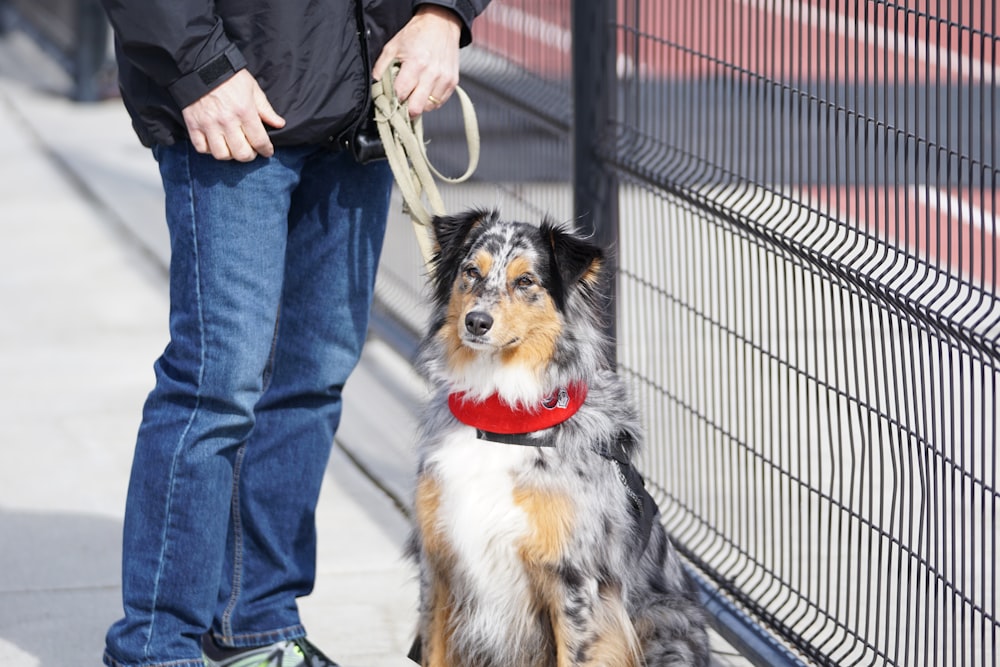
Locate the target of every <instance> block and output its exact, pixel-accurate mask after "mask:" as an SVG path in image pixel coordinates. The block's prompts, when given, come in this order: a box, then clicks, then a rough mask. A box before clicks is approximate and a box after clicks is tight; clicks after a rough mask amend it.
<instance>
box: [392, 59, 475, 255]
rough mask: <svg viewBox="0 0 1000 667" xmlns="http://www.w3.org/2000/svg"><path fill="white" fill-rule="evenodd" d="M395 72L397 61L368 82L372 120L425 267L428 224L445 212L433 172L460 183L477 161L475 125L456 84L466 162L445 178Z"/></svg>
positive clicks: (431, 251) (472, 112) (428, 251)
mask: <svg viewBox="0 0 1000 667" xmlns="http://www.w3.org/2000/svg"><path fill="white" fill-rule="evenodd" d="M398 72H399V62H398V61H397V62H393V63H392V65H390V66H389V67H388V69H387V70H386V72H385V74H384V75H383V76H382V80H381V81H376V82H375V83H374V84H373V86H372V99H373V102H374V107H375V125H376V127H377V128H378V134H379V138H380V139H381V140H382V145H383V146H384V148H385V155H386V158H387V159H388V160H389V166H390V168H391V169H392V173H393V176H395V178H396V185H397V186H398V187H399V191H400V194H402V196H403V210H404V211H405V212H406V213H408V214H409V215H410V218H411V219H412V221H413V231H414V232H415V233H416V236H417V245H418V246H419V247H420V254H421V256H422V257H423V260H424V264H425V265H427V268H428V270H430V260H431V257H432V256H433V254H434V248H433V243H432V241H431V233H430V225H431V219H432V218H433V217H434V216H435V215H445V208H444V201H443V200H442V199H441V193H440V192H439V191H438V188H437V183H436V182H435V180H434V178H435V177H437V178H439V179H441V180H442V181H444V182H446V183H461V182H462V181H465V180H467V179H468V178H469V177H470V176H472V174H473V172H475V171H476V166H477V165H478V164H479V125H478V123H477V121H476V111H475V109H474V108H473V106H472V100H470V99H469V96H468V95H467V94H466V93H465V91H464V90H462V89H461V88H459V87H456V88H455V94H456V95H457V96H458V99H459V102H460V103H461V106H462V118H463V121H464V124H465V139H466V141H467V142H468V145H469V166H468V168H467V169H466V170H465V173H464V174H462V175H461V176H459V177H457V178H449V177H447V176H445V175H444V174H442V173H441V172H440V171H438V170H437V169H435V168H434V165H432V164H431V163H430V160H428V158H427V148H426V145H425V144H424V125H423V119H422V118H421V117H419V116H418V117H417V118H416V119H413V120H411V119H410V114H409V112H408V110H407V105H406V102H400V100H399V98H398V97H397V96H396V90H395V87H394V83H395V80H396V74H397V73H398ZM425 197H426V203H425Z"/></svg>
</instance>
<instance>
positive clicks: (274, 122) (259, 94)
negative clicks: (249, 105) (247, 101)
mask: <svg viewBox="0 0 1000 667" xmlns="http://www.w3.org/2000/svg"><path fill="white" fill-rule="evenodd" d="M254 98H255V102H256V104H257V114H258V115H259V116H260V119H261V121H262V122H263V123H264V124H265V125H270V126H271V127H284V126H285V119H284V118H282V117H281V116H279V115H278V112H277V111H275V110H274V107H272V106H271V102H270V101H268V99H267V95H265V94H264V91H263V90H261V89H260V86H258V87H257V90H256V91H255V95H254Z"/></svg>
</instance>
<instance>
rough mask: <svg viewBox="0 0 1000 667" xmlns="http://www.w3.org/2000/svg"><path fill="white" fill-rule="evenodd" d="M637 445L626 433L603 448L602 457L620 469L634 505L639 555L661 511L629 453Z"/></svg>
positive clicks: (620, 474) (619, 473) (619, 472)
mask: <svg viewBox="0 0 1000 667" xmlns="http://www.w3.org/2000/svg"><path fill="white" fill-rule="evenodd" d="M634 444H635V440H634V439H633V438H632V436H631V435H630V434H628V433H625V432H624V431H623V432H621V433H619V434H618V437H617V438H615V440H614V442H612V443H611V444H610V445H606V446H604V447H602V448H601V452H600V453H601V456H603V457H604V458H606V459H608V460H610V461H613V462H614V464H615V465H616V466H617V467H618V479H619V480H621V482H622V484H624V485H625V491H626V493H627V494H628V497H629V500H630V501H631V504H632V514H633V515H634V516H635V518H636V521H637V522H638V527H639V530H638V537H639V542H640V545H641V548H640V549H639V553H642V552H643V551H645V550H646V546H647V545H648V544H649V538H650V536H651V535H652V534H653V521H654V520H655V519H656V514H657V512H658V511H659V510H658V508H657V507H656V500H654V499H653V496H651V495H650V494H649V491H647V490H646V481H645V480H644V479H643V478H642V475H641V474H639V471H638V470H636V468H635V466H634V465H632V461H631V459H630V458H629V454H628V452H629V451H630V450H631V449H632V447H633V446H634Z"/></svg>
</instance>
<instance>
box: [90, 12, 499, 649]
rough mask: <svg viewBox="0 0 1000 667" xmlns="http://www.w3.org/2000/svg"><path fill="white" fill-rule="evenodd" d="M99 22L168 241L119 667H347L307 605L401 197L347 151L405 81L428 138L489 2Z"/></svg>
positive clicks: (131, 512) (404, 92)
mask: <svg viewBox="0 0 1000 667" xmlns="http://www.w3.org/2000/svg"><path fill="white" fill-rule="evenodd" d="M102 1H103V3H104V7H105V9H106V11H107V13H108V15H109V17H110V19H111V23H112V25H113V27H114V30H115V36H116V46H117V53H118V61H119V75H120V86H121V91H122V97H123V100H124V103H125V106H126V108H127V109H128V111H129V114H130V116H131V118H132V121H133V126H134V128H135V131H136V133H137V134H138V135H139V138H140V140H141V141H142V143H143V144H144V145H146V146H149V147H150V148H152V152H153V154H154V156H155V158H156V160H157V161H158V163H159V168H160V173H161V176H162V180H163V186H164V192H165V196H166V209H167V224H168V227H169V231H170V241H171V263H170V341H169V344H168V345H167V347H166V349H165V350H164V352H163V354H162V356H161V357H160V358H159V359H158V360H157V362H156V364H155V373H156V384H155V387H154V389H153V390H152V392H151V393H150V395H149V397H148V399H147V401H146V404H145V407H144V409H143V417H142V424H141V426H140V428H139V434H138V438H137V443H136V449H135V458H134V461H133V465H132V476H131V480H130V484H129V490H128V498H127V503H126V510H125V531H124V532H125V535H124V545H123V558H122V560H123V568H122V569H123V573H122V574H123V580H122V588H123V601H124V609H125V615H124V618H122V619H121V620H120V621H118V622H117V623H115V624H114V625H113V626H112V627H111V629H110V630H109V631H108V635H107V644H106V650H105V655H104V662H105V664H107V665H109V666H110V667H166V666H168V665H169V666H170V667H203V665H208V666H209V667H216V666H218V667H221V666H226V667H244V666H246V667H249V666H250V665H253V666H260V667H263V666H264V665H268V666H270V665H281V666H283V667H291V666H293V665H304V666H308V667H319V666H331V665H334V663H333V662H332V661H331V660H330V659H328V658H326V657H325V656H324V655H323V654H322V653H321V652H320V651H319V650H318V649H316V647H314V646H313V645H312V644H310V643H309V642H308V641H306V639H305V635H306V631H305V628H303V627H302V625H301V622H300V619H299V615H298V609H297V605H296V598H297V597H300V596H303V595H307V594H308V593H309V592H310V591H311V590H312V586H313V581H314V578H315V553H316V536H315V521H314V512H315V507H316V503H317V499H318V495H319V489H320V483H321V481H322V479H323V474H324V469H325V467H326V463H327V460H328V457H329V454H330V449H331V446H332V443H333V437H334V433H335V431H336V428H337V425H338V423H339V419H340V409H341V402H340V392H341V389H342V387H343V385H344V382H345V381H346V380H347V377H348V375H349V374H350V372H351V370H352V369H353V368H354V366H355V364H356V363H357V361H358V358H359V355H360V352H361V347H362V344H363V342H364V338H365V333H366V329H367V325H368V312H369V307H370V305H371V300H372V291H373V285H374V276H375V270H376V266H377V263H378V258H379V253H380V251H381V247H382V237H383V234H384V231H385V224H386V215H387V210H388V203H389V194H390V190H391V183H392V175H391V172H390V171H389V168H388V166H387V164H386V163H385V162H378V163H371V164H359V163H358V162H357V161H355V159H354V157H353V155H352V151H351V150H350V148H351V146H352V141H353V138H354V136H355V134H356V133H357V131H358V130H359V128H361V127H362V126H363V124H364V121H365V118H366V117H367V115H368V114H369V113H370V109H369V102H370V90H371V79H372V78H373V77H374V78H380V77H381V75H382V74H383V72H384V71H385V69H386V67H387V66H388V64H389V63H390V62H391V61H392V60H393V59H398V60H400V61H401V62H402V67H401V70H400V72H399V74H398V76H397V77H396V81H395V85H396V91H397V93H398V94H399V96H400V98H401V99H404V100H408V102H409V109H410V113H411V114H412V115H417V114H420V113H422V112H423V111H425V110H429V109H433V108H436V107H437V106H439V105H440V104H441V103H443V102H444V101H445V100H447V99H448V97H449V96H450V95H451V93H452V90H453V89H454V87H455V84H456V83H457V81H458V49H459V47H460V45H464V44H466V43H468V42H469V41H470V39H471V35H470V26H471V23H472V21H473V20H474V19H475V17H476V16H477V15H479V14H480V13H481V12H482V11H483V9H484V8H485V6H486V4H487V2H488V0H294V1H289V0H284V1H279V0H102Z"/></svg>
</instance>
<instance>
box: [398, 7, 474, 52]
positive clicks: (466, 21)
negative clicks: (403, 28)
mask: <svg viewBox="0 0 1000 667" xmlns="http://www.w3.org/2000/svg"><path fill="white" fill-rule="evenodd" d="M488 4H490V0H414V3H413V9H414V11H416V9H417V7H419V6H420V5H438V6H440V7H447V8H448V9H450V10H452V11H453V12H455V13H456V14H458V16H459V18H461V19H462V41H461V42H460V45H461V46H468V45H469V44H470V43H471V42H472V22H473V21H474V20H475V19H476V17H477V16H479V15H480V14H482V13H483V12H484V11H486V6H487V5H488Z"/></svg>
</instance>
